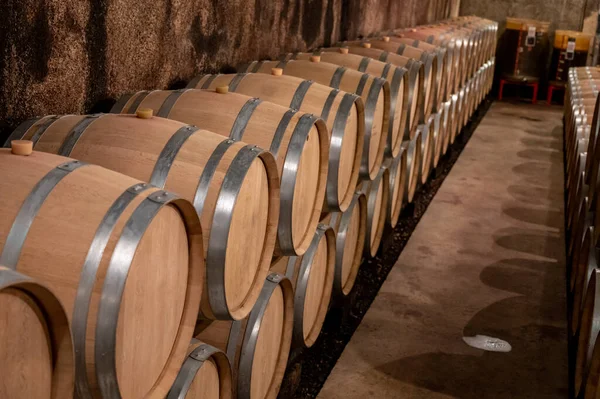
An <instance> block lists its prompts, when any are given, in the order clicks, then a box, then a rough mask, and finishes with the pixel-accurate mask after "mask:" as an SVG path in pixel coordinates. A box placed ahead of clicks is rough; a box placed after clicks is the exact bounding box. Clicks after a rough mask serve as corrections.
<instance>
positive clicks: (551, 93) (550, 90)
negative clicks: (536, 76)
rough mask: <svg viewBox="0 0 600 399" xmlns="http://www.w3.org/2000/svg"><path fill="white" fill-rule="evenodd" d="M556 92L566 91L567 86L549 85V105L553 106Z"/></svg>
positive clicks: (547, 100) (547, 99)
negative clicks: (553, 97)
mask: <svg viewBox="0 0 600 399" xmlns="http://www.w3.org/2000/svg"><path fill="white" fill-rule="evenodd" d="M554 90H556V91H565V86H564V85H559V84H554V83H550V84H549V85H548V97H547V98H546V102H547V103H548V105H552V96H553V95H554Z"/></svg>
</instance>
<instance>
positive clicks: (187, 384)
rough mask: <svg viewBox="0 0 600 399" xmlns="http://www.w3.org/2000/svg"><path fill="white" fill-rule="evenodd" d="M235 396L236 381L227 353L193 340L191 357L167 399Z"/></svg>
mask: <svg viewBox="0 0 600 399" xmlns="http://www.w3.org/2000/svg"><path fill="white" fill-rule="evenodd" d="M183 398H185V399H207V398H211V399H232V398H233V381H232V375H231V366H230V364H229V359H227V355H226V354H225V353H223V352H222V351H220V350H219V349H217V348H215V347H214V346H211V345H208V344H205V343H204V342H201V341H198V340H197V339H195V338H194V339H192V343H191V344H190V346H189V347H188V356H187V358H186V359H185V361H184V362H183V365H182V366H181V370H179V374H178V375H177V378H176V379H175V382H174V383H173V386H172V387H171V390H170V391H169V393H168V394H167V397H166V398H165V399H183Z"/></svg>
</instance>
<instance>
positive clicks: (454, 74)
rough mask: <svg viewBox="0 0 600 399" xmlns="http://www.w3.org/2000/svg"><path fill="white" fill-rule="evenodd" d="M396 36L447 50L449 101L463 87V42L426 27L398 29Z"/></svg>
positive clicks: (395, 32)
mask: <svg viewBox="0 0 600 399" xmlns="http://www.w3.org/2000/svg"><path fill="white" fill-rule="evenodd" d="M394 34H395V35H396V37H401V38H407V39H413V40H419V41H420V42H425V43H430V44H433V45H436V46H439V47H442V48H444V49H446V71H447V72H446V74H447V79H446V83H447V86H446V87H447V95H448V99H449V96H450V95H451V94H452V93H454V92H456V91H457V90H458V88H459V87H460V85H461V73H462V72H461V65H462V47H463V43H462V41H461V40H460V39H459V38H456V37H453V36H451V35H449V34H447V33H443V32H442V31H440V30H434V29H431V28H426V27H422V28H409V29H398V30H395V31H394Z"/></svg>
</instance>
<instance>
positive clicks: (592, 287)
mask: <svg viewBox="0 0 600 399" xmlns="http://www.w3.org/2000/svg"><path fill="white" fill-rule="evenodd" d="M599 92H600V68H597V67H579V68H571V69H570V70H569V81H568V85H567V90H566V93H565V118H564V120H565V169H566V179H565V185H566V198H567V200H566V205H567V206H566V227H567V255H568V268H567V283H568V284H567V304H568V324H569V332H568V334H569V367H570V376H571V381H570V387H571V396H570V397H574V398H578V399H584V398H588V399H589V398H596V397H598V395H600V390H599V389H598V385H599V384H598V383H599V378H600V340H598V332H599V331H600V281H599V280H598V279H599V278H600V269H599V268H598V265H599V264H598V260H599V259H600V257H599V255H600V254H599V252H598V250H599V248H600V241H599V239H600V237H599V235H598V232H600V228H599V229H598V230H596V226H597V225H598V226H600V224H599V220H598V216H599V215H600V209H599V208H598V205H599V204H600V202H599V201H598V194H599V193H598V189H599V188H600V185H599V184H598V178H599V177H600V176H599V174H598V166H599V164H600V158H599V156H600V147H599V145H600V142H599V140H598V127H599V125H598V118H600V115H599V106H600V104H599V101H598V99H599V97H598V94H599ZM596 301H598V302H596Z"/></svg>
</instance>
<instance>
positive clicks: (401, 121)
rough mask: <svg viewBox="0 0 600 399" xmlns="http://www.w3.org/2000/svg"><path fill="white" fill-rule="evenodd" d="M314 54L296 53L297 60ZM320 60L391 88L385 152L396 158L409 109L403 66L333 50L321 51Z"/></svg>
mask: <svg viewBox="0 0 600 399" xmlns="http://www.w3.org/2000/svg"><path fill="white" fill-rule="evenodd" d="M313 54H314V53H296V54H294V55H293V58H294V59H296V60H308V59H310V58H311V57H314V56H315V55H313ZM319 57H320V59H321V61H323V62H327V63H330V64H335V65H339V66H343V67H347V68H351V69H353V70H356V71H361V72H364V73H367V74H370V75H373V76H380V77H382V78H383V79H385V80H386V81H387V82H388V83H389V85H390V107H391V108H390V119H389V122H388V135H387V143H386V148H385V153H386V155H387V156H388V157H392V158H393V157H395V156H396V155H398V153H399V152H400V146H401V144H402V139H403V138H404V137H405V136H406V137H408V129H407V126H406V124H407V120H406V118H407V116H408V114H409V110H410V106H411V104H410V101H409V93H410V86H409V75H410V73H409V72H408V70H407V69H406V68H404V67H395V66H392V65H391V64H390V63H385V62H381V61H378V60H372V59H371V58H369V57H361V56H360V55H356V54H341V53H338V52H332V51H323V52H320V55H319Z"/></svg>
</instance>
